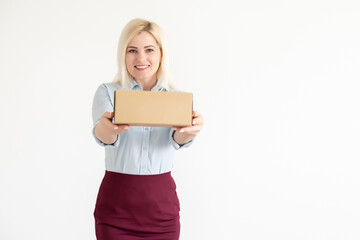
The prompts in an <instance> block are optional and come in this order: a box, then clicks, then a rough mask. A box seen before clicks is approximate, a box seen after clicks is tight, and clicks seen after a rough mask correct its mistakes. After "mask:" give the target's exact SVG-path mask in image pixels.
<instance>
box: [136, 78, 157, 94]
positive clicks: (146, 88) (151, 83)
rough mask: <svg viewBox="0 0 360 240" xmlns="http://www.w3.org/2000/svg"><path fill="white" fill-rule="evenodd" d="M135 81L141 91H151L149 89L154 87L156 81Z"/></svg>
mask: <svg viewBox="0 0 360 240" xmlns="http://www.w3.org/2000/svg"><path fill="white" fill-rule="evenodd" d="M135 81H136V82H137V83H138V84H139V85H140V86H141V87H142V89H143V91H151V89H152V88H153V87H154V86H155V85H156V83H157V80H156V79H151V80H148V81H146V80H136V79H135Z"/></svg>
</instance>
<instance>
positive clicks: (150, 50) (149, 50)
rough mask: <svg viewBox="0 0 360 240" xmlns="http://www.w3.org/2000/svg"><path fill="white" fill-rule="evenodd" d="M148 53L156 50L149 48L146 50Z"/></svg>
mask: <svg viewBox="0 0 360 240" xmlns="http://www.w3.org/2000/svg"><path fill="white" fill-rule="evenodd" d="M146 51H147V52H153V51H154V49H151V48H148V49H146Z"/></svg>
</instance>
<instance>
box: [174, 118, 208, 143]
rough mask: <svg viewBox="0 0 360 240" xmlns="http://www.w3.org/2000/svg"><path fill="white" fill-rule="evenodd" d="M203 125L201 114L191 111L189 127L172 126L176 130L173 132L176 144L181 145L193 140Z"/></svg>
mask: <svg viewBox="0 0 360 240" xmlns="http://www.w3.org/2000/svg"><path fill="white" fill-rule="evenodd" d="M203 125H204V118H203V116H202V115H201V114H200V113H199V112H197V111H193V118H192V126H191V127H183V128H181V127H172V129H174V130H176V132H175V134H174V140H175V142H177V143H178V144H180V145H182V144H185V143H187V142H189V141H191V140H193V139H194V138H195V137H196V136H197V135H198V134H199V133H200V131H201V129H202V127H203Z"/></svg>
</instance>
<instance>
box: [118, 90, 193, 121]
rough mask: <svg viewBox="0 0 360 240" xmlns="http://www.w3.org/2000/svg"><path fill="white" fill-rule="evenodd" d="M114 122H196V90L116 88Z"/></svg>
mask: <svg viewBox="0 0 360 240" xmlns="http://www.w3.org/2000/svg"><path fill="white" fill-rule="evenodd" d="M114 99H115V100H114V102H115V106H114V123H115V124H129V125H135V126H153V127H172V126H177V127H185V126H191V125H192V123H191V122H192V110H193V109H192V108H193V106H192V103H193V95H192V93H183V92H152V91H125V90H117V91H115V98H114Z"/></svg>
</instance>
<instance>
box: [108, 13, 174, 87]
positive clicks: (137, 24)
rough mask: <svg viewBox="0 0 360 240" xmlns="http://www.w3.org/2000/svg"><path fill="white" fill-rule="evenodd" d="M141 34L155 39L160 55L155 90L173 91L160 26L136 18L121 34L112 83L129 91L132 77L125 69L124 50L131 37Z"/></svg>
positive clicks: (165, 47)
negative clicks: (115, 70) (115, 72)
mask: <svg viewBox="0 0 360 240" xmlns="http://www.w3.org/2000/svg"><path fill="white" fill-rule="evenodd" d="M141 32H148V33H150V34H151V35H152V36H153V37H154V38H155V40H156V43H157V44H158V45H159V47H160V51H161V54H162V59H161V62H160V66H159V69H158V71H157V76H156V77H157V83H156V86H155V87H156V88H157V89H161V88H165V89H167V90H171V89H175V86H174V84H173V82H172V80H171V79H170V76H169V69H168V52H167V46H166V43H165V37H164V33H163V31H162V29H161V28H160V26H159V25H157V24H156V23H154V22H150V21H147V20H144V19H140V18H136V19H133V20H131V21H130V22H128V24H126V26H125V27H124V29H123V31H122V33H121V36H120V39H119V44H118V52H117V63H118V72H117V74H116V76H115V79H114V81H113V82H114V83H118V84H120V85H121V86H122V87H123V88H124V89H130V87H131V80H132V76H131V75H130V74H129V72H128V71H127V69H126V64H125V54H126V48H127V46H128V44H129V42H130V41H131V40H132V39H133V37H134V36H135V35H137V34H139V33H141Z"/></svg>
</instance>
